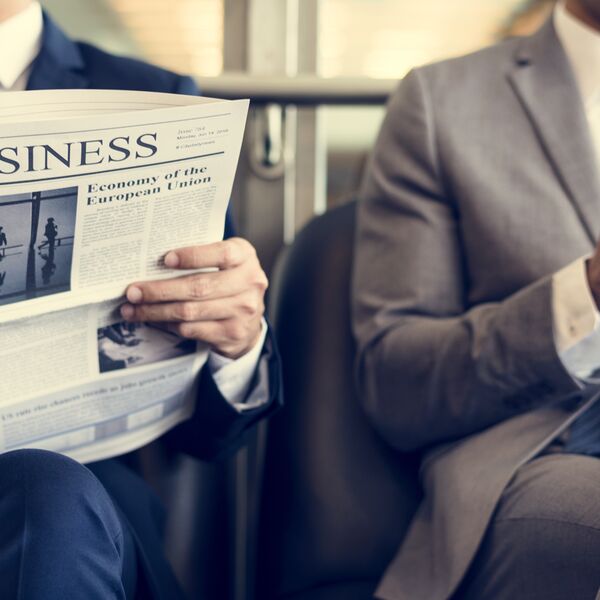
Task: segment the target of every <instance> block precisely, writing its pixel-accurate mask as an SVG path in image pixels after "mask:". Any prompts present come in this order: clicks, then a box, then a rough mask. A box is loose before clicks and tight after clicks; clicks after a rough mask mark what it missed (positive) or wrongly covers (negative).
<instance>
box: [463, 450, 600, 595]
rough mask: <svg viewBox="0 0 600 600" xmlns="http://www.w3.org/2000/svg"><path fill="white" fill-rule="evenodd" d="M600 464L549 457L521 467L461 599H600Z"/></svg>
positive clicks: (570, 456)
mask: <svg viewBox="0 0 600 600" xmlns="http://www.w3.org/2000/svg"><path fill="white" fill-rule="evenodd" d="M599 588H600V459H597V458H592V457H588V456H579V455H574V454H548V455H544V456H541V457H539V458H537V459H535V460H533V461H531V462H529V463H527V464H525V465H524V466H523V467H521V468H520V469H519V471H518V472H517V473H516V475H515V477H514V478H513V480H512V481H511V483H510V484H509V485H508V486H507V488H506V490H505V491H504V493H503V495H502V498H501V500H500V503H499V505H498V508H497V510H496V512H495V515H494V519H493V521H492V523H491V524H490V526H489V528H488V531H487V533H486V536H485V537H484V540H483V542H482V544H481V547H480V548H479V551H478V553H477V556H476V557H475V560H474V562H473V563H472V565H471V567H470V569H469V571H468V573H467V576H466V578H465V579H464V581H463V582H462V584H461V586H460V589H459V590H458V592H457V593H456V594H455V596H454V598H453V600H520V599H523V600H538V599H539V600H542V599H543V600H594V599H595V598H596V593H597V592H598V589H599Z"/></svg>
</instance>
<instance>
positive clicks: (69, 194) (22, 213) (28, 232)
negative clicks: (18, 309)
mask: <svg viewBox="0 0 600 600" xmlns="http://www.w3.org/2000/svg"><path fill="white" fill-rule="evenodd" d="M76 216H77V188H76V187H69V188H61V189H57V190H48V191H40V192H32V193H28V194H12V195H8V196H1V197H0V305H3V304H13V303H15V302H21V301H23V300H29V299H31V298H38V297H41V296H48V295H50V294H58V293H60V292H66V291H69V290H70V289H71V264H72V260H73V240H74V233H75V222H76Z"/></svg>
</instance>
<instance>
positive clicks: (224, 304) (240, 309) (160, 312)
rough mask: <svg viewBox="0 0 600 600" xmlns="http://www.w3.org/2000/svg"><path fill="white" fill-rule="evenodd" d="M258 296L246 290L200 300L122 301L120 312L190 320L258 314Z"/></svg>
mask: <svg viewBox="0 0 600 600" xmlns="http://www.w3.org/2000/svg"><path fill="white" fill-rule="evenodd" d="M263 312H264V303H263V299H262V296H259V295H257V294H255V293H253V292H246V293H243V294H238V295H236V296H231V297H229V298H219V299H217V300H208V301H204V302H164V303H157V304H140V305H132V304H124V305H123V306H122V307H121V316H122V317H123V318H124V319H125V320H126V321H132V322H159V323H192V322H196V321H200V322H202V321H222V320H227V319H234V318H239V319H253V318H254V317H256V316H258V317H259V318H260V317H262V314H263Z"/></svg>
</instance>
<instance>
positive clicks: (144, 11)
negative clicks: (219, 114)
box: [41, 0, 224, 76]
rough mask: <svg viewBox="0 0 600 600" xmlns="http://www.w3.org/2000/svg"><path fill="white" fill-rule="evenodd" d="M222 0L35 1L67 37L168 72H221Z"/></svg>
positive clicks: (216, 73)
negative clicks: (142, 61) (159, 67)
mask: <svg viewBox="0 0 600 600" xmlns="http://www.w3.org/2000/svg"><path fill="white" fill-rule="evenodd" d="M223 1H224V0H103V1H102V2H99V1H98V0H77V2H74V1H73V0H41V2H42V5H43V6H44V7H45V8H46V9H47V10H48V11H49V12H50V14H51V15H52V16H54V17H55V18H56V20H57V21H58V22H59V23H60V25H61V27H63V28H64V29H65V30H66V31H67V33H69V35H71V36H73V37H74V38H76V39H82V40H85V41H89V42H91V43H94V44H97V45H99V46H102V47H103V48H105V49H106V50H109V51H112V52H118V53H123V54H129V55H134V56H138V57H140V58H143V59H144V60H147V61H149V62H152V63H154V64H157V65H160V66H162V67H165V68H167V69H171V70H173V71H178V72H180V73H191V74H194V75H205V76H210V75H218V74H219V73H220V72H221V71H222V69H223Z"/></svg>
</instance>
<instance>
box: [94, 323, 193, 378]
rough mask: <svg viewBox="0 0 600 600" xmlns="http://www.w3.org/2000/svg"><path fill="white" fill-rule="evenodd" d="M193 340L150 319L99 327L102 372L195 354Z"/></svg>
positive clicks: (99, 351) (99, 359)
mask: <svg viewBox="0 0 600 600" xmlns="http://www.w3.org/2000/svg"><path fill="white" fill-rule="evenodd" d="M195 351H196V342H195V341H194V340H186V339H182V338H180V337H179V336H177V335H175V334H173V333H171V332H169V331H165V330H164V329H160V328H159V327H156V326H154V325H150V324H148V323H128V322H125V321H123V322H119V323H113V324H112V325H108V326H107V327H101V328H100V329H98V361H99V365H100V373H106V372H107V371H116V370H118V369H126V368H129V367H134V366H135V367H137V366H140V365H146V364H150V363H155V362H159V361H162V360H168V359H170V358H176V357H178V356H184V355H186V354H193V353H194V352H195Z"/></svg>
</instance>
